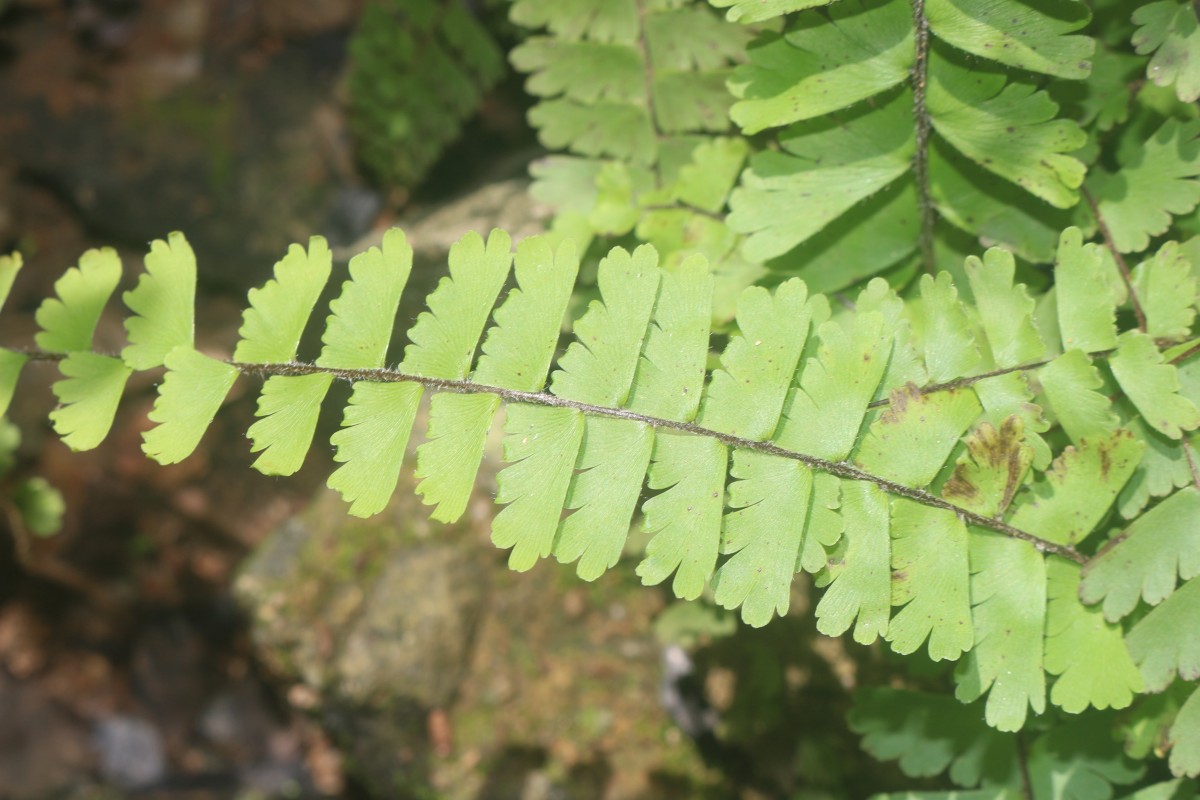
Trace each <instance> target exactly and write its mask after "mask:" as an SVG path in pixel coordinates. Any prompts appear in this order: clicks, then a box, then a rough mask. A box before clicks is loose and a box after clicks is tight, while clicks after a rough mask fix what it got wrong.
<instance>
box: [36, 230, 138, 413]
mask: <svg viewBox="0 0 1200 800" xmlns="http://www.w3.org/2000/svg"><path fill="white" fill-rule="evenodd" d="M120 280H121V260H120V259H119V258H118V257H117V253H116V251H115V250H113V249H112V248H111V247H106V248H104V249H103V250H88V251H87V252H86V253H84V254H83V255H82V256H81V257H80V259H79V266H78V267H72V268H71V269H69V270H67V271H66V273H64V274H63V276H62V277H61V278H59V279H58V280H57V281H56V282H55V284H54V292H55V294H56V295H58V296H57V297H50V298H47V299H46V300H44V301H43V302H42V305H41V306H40V307H39V308H38V310H37V323H38V325H39V326H40V327H41V332H39V333H38V334H37V336H36V337H35V341H36V342H37V346H38V347H40V348H42V349H43V350H49V351H50V352H52V353H70V352H73V351H76V350H90V349H91V347H92V335H93V334H94V333H95V331H96V323H97V322H99V321H100V313H101V312H102V311H103V310H104V306H105V304H106V303H108V298H110V297H111V296H112V293H113V291H114V290H115V289H116V288H117V283H118V282H119V281H120ZM118 394H119V393H118Z"/></svg>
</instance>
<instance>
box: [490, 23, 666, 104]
mask: <svg viewBox="0 0 1200 800" xmlns="http://www.w3.org/2000/svg"><path fill="white" fill-rule="evenodd" d="M509 57H510V59H511V61H512V63H513V66H515V67H516V68H517V69H519V70H521V71H522V72H528V73H532V75H530V77H529V79H528V80H527V81H526V82H525V88H526V90H528V91H529V93H530V94H533V95H536V96H538V97H555V96H562V97H564V98H566V99H568V100H576V101H579V102H580V103H586V104H591V103H596V102H606V101H607V102H612V103H640V102H645V99H646V94H645V92H646V84H645V81H644V79H643V77H642V65H641V63H640V61H639V59H638V56H637V52H636V51H635V50H634V49H633V48H631V47H627V46H624V45H618V44H606V43H599V42H588V41H562V40H557V39H550V38H548V37H533V38H530V39H527V40H526V41H525V42H524V43H523V44H521V45H520V46H519V47H517V48H516V49H514V50H513V51H512V53H511V54H510V56H509Z"/></svg>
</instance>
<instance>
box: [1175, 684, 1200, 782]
mask: <svg viewBox="0 0 1200 800" xmlns="http://www.w3.org/2000/svg"><path fill="white" fill-rule="evenodd" d="M1168 743H1169V745H1170V747H1171V762H1170V763H1171V772H1173V773H1175V774H1176V775H1186V776H1188V777H1189V778H1195V777H1197V776H1200V688H1197V689H1196V691H1194V692H1192V696H1191V697H1189V698H1188V700H1187V702H1186V703H1184V704H1183V708H1181V709H1179V714H1178V716H1176V717H1175V724H1173V725H1172V726H1171V733H1170V735H1169V738H1168Z"/></svg>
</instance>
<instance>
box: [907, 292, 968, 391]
mask: <svg viewBox="0 0 1200 800" xmlns="http://www.w3.org/2000/svg"><path fill="white" fill-rule="evenodd" d="M919 288H920V296H919V298H918V299H917V300H916V301H915V302H913V303H911V304H910V305H909V306H908V310H909V318H908V319H909V325H910V329H911V330H912V332H913V338H914V339H916V340H917V341H918V342H920V343H921V349H922V350H923V351H924V356H925V368H926V370H927V371H928V374H929V379H930V380H931V381H934V382H935V383H944V382H946V381H950V380H954V379H955V378H961V377H963V376H966V375H971V374H973V373H975V372H976V371H977V370H978V367H979V364H980V356H979V348H978V347H976V346H975V337H974V336H973V335H972V333H971V331H970V326H969V323H968V321H967V317H966V314H965V313H964V311H963V307H962V305H961V304H960V303H959V302H958V290H957V289H955V288H954V283H953V281H952V279H951V278H950V273H948V272H943V273H940V274H939V275H938V276H937V278H934V277H933V276H932V275H922V276H921V280H920V284H919Z"/></svg>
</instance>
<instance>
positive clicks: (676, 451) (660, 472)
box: [637, 431, 728, 600]
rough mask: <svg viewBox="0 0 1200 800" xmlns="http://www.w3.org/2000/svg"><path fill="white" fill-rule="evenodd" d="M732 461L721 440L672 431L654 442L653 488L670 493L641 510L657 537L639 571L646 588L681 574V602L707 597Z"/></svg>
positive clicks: (676, 588) (647, 527)
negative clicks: (707, 587)
mask: <svg viewBox="0 0 1200 800" xmlns="http://www.w3.org/2000/svg"><path fill="white" fill-rule="evenodd" d="M727 461H728V455H727V452H726V448H725V445H723V444H721V443H720V442H719V441H717V440H716V439H712V438H709V437H704V436H683V435H679V434H673V433H670V432H668V431H664V432H662V433H660V434H659V435H658V436H656V437H655V438H654V455H653V460H652V461H651V463H650V470H649V472H648V485H649V487H650V488H651V489H656V490H658V489H665V490H666V491H664V492H662V494H659V495H656V496H654V497H651V498H650V499H649V500H647V501H646V502H645V503H643V504H642V516H643V527H644V528H645V530H646V532H647V533H651V534H653V535H654V538H653V539H651V540H650V542H649V544H647V545H646V557H645V558H644V559H643V560H642V562H641V563H640V564H638V567H637V574H638V576H639V577H640V578H641V579H642V583H644V584H646V585H647V586H652V585H655V584H658V583H662V582H663V581H665V580H666V579H667V578H669V577H670V576H671V573H672V572H676V570H678V572H676V575H675V580H674V582H673V583H672V589H673V590H674V592H675V596H676V597H679V598H682V599H684V600H694V599H696V598H697V597H699V596H700V593H701V592H702V591H704V586H705V584H706V583H707V582H708V576H709V575H711V574H712V571H713V569H714V568H715V567H716V565H717V549H718V547H719V545H720V538H721V512H722V509H723V508H724V505H725V500H724V497H725V471H726V469H727V468H728V464H727Z"/></svg>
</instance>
